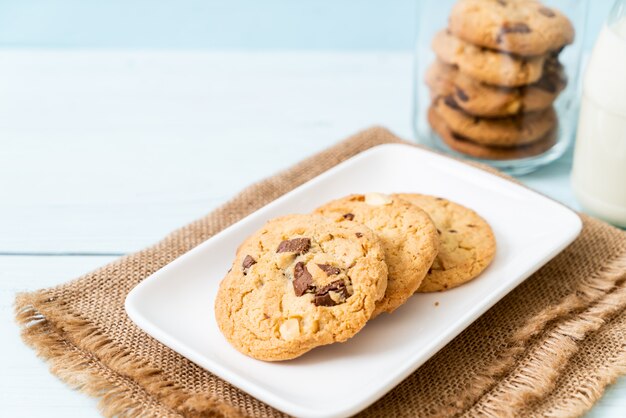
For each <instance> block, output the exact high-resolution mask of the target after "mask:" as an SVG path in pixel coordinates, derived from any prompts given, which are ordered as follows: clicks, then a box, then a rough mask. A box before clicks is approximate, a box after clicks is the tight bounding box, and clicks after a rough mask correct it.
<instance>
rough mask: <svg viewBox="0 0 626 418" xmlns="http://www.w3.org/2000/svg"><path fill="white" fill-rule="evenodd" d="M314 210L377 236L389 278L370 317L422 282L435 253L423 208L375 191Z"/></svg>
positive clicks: (402, 299)
mask: <svg viewBox="0 0 626 418" xmlns="http://www.w3.org/2000/svg"><path fill="white" fill-rule="evenodd" d="M315 212H316V213H319V214H321V215H324V216H327V217H329V218H331V219H333V220H335V221H336V222H337V223H338V224H354V223H361V224H364V225H366V226H367V227H369V228H370V229H372V230H373V231H374V232H375V233H376V234H377V235H378V236H379V237H380V240H381V243H382V245H383V248H384V250H385V260H386V262H387V266H388V268H389V279H388V284H387V290H386V292H385V297H384V298H383V299H382V300H381V301H379V302H378V303H377V305H376V309H375V311H374V316H375V315H378V314H380V313H382V312H393V311H394V310H395V309H396V308H398V307H399V306H400V305H402V304H403V303H404V302H405V301H406V300H407V299H408V298H409V297H410V296H411V295H412V294H413V293H414V292H415V291H416V290H417V288H418V287H419V285H420V284H421V283H422V280H423V279H424V276H425V275H426V272H427V271H428V268H429V267H430V266H431V264H432V262H433V260H434V259H435V256H436V255H437V248H438V246H439V243H438V238H437V230H436V228H435V225H434V224H433V222H432V221H431V219H430V218H429V217H428V215H427V214H426V213H425V212H424V211H423V210H421V209H419V208H418V207H416V206H414V205H411V204H410V203H408V202H405V201H403V200H400V199H397V198H394V197H391V196H387V195H383V194H379V193H370V194H364V195H363V194H356V195H351V196H347V197H344V198H341V199H338V200H335V201H332V202H330V203H327V204H325V205H323V206H321V207H320V208H318V209H316V211H315Z"/></svg>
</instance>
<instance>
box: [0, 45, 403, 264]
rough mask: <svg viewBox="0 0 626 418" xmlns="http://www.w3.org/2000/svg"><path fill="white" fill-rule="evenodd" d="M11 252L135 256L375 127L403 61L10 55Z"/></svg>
mask: <svg viewBox="0 0 626 418" xmlns="http://www.w3.org/2000/svg"><path fill="white" fill-rule="evenodd" d="M0 60H1V61H2V62H3V65H2V66H1V67H0V90H1V91H2V92H3V94H2V95H0V114H2V115H3V117H2V119H1V120H0V149H2V152H1V153H0V202H2V204H1V205H0V253H7V252H31V253H33V252H34V253H37V252H53V253H64V252H82V253H84V252H108V253H123V252H124V253H125V252H130V251H133V250H136V249H139V248H141V247H143V246H145V245H148V244H149V243H151V242H154V241H156V240H158V239H159V238H160V237H162V236H163V235H164V234H165V233H167V232H168V231H170V230H172V229H174V228H176V227H178V226H181V225H183V224H185V223H187V222H189V221H191V220H193V219H194V218H197V217H199V216H201V215H203V214H204V213H206V212H208V211H209V210H211V209H212V208H214V207H215V206H216V205H218V204H220V203H221V202H223V201H224V200H226V199H227V198H228V197H230V196H232V195H233V194H234V193H235V192H237V191H238V190H239V189H241V188H243V187H244V186H246V185H248V184H249V183H251V182H254V181H257V180H259V179H260V178H262V177H265V176H268V175H271V174H273V173H275V172H276V171H278V170H280V169H282V168H285V167H288V166H289V165H291V164H292V163H293V162H295V161H297V160H299V159H301V158H303V157H305V156H307V155H310V154H312V153H314V152H316V151H318V150H321V149H322V148H324V147H326V146H328V145H330V144H331V143H333V142H335V141H337V140H339V139H342V138H343V137H345V136H347V135H350V134H352V133H354V132H356V131H358V130H360V129H362V128H364V127H367V126H370V125H373V124H382V125H386V126H389V127H391V128H393V129H395V130H396V131H397V132H398V133H399V134H401V135H403V136H406V137H408V136H410V132H411V128H410V103H411V56H410V54H406V53H380V54H376V53H374V54H372V53H349V54H343V53H263V54H261V53H200V52H176V53H172V52H168V53H163V52H63V51H57V52H43V51H31V52H28V51H0Z"/></svg>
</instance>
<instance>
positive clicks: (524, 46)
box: [449, 0, 574, 55]
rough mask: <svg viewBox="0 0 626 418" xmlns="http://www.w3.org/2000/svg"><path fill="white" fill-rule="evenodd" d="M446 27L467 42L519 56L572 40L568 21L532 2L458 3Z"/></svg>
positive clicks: (467, 0) (475, 0)
mask: <svg viewBox="0 0 626 418" xmlns="http://www.w3.org/2000/svg"><path fill="white" fill-rule="evenodd" d="M449 27H450V30H451V31H452V33H454V34H455V35H456V36H458V37H460V38H462V39H464V40H466V41H467V42H471V43H473V44H476V45H481V46H484V47H487V48H492V49H497V50H500V51H505V52H509V53H512V54H519V55H542V54H545V53H547V52H550V51H555V50H558V49H560V48H562V47H563V46H565V45H567V44H571V43H572V42H573V40H574V27H573V26H572V23H571V22H570V21H569V19H568V18H567V17H566V16H565V15H564V14H563V13H561V12H560V11H558V10H556V9H553V8H549V7H546V6H544V5H543V4H541V3H540V2H538V1H535V0H460V1H458V2H457V3H456V4H455V5H454V7H453V9H452V12H451V13H450V20H449Z"/></svg>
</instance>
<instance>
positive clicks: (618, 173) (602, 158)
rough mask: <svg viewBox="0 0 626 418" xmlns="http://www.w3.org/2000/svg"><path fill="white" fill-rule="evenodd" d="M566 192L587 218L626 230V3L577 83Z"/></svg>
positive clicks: (624, 0) (625, 0)
mask: <svg viewBox="0 0 626 418" xmlns="http://www.w3.org/2000/svg"><path fill="white" fill-rule="evenodd" d="M572 189H573V190H574V193H575V195H576V198H577V199H578V201H579V202H580V203H581V205H582V206H583V207H584V208H585V209H586V210H587V211H589V212H591V213H593V214H594V215H596V216H599V217H601V218H603V219H605V220H607V221H609V222H611V223H613V224H615V225H618V226H621V227H623V228H626V0H617V1H616V2H615V5H614V6H613V9H612V10H611V13H610V15H609V19H608V21H607V23H606V24H605V25H604V27H603V28H602V31H601V32H600V36H598V40H597V41H596V44H595V46H594V48H593V53H592V54H591V58H590V60H589V65H588V66H587V70H586V73H585V77H584V81H583V95H582V99H581V106H580V116H579V119H578V133H577V137H576V149H575V151H574V167H573V171H572Z"/></svg>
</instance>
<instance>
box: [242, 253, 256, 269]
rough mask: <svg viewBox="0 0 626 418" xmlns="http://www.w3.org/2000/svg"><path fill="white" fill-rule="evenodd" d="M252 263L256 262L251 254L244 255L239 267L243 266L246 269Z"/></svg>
mask: <svg viewBox="0 0 626 418" xmlns="http://www.w3.org/2000/svg"><path fill="white" fill-rule="evenodd" d="M254 264H256V260H255V259H254V258H252V257H251V256H249V255H247V256H245V257H244V259H243V262H242V263H241V267H243V269H244V270H247V269H249V268H250V267H252V266H253V265H254Z"/></svg>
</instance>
